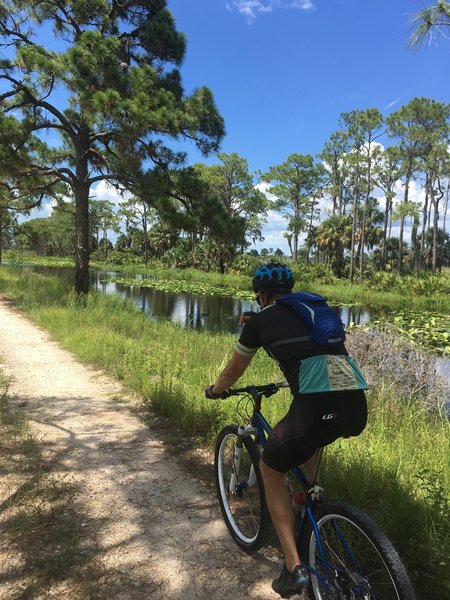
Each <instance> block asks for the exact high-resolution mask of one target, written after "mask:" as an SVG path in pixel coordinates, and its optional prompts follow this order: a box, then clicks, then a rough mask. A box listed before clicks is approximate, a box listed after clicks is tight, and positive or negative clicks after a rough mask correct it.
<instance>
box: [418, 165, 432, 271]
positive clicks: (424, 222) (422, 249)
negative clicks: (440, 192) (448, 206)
mask: <svg viewBox="0 0 450 600" xmlns="http://www.w3.org/2000/svg"><path fill="white" fill-rule="evenodd" d="M429 178H430V177H429V174H428V173H427V175H426V181H425V204H424V207H423V219H422V239H421V240H420V256H419V270H421V269H422V267H423V260H424V255H425V237H426V228H427V213H428V198H429V191H430V183H429Z"/></svg>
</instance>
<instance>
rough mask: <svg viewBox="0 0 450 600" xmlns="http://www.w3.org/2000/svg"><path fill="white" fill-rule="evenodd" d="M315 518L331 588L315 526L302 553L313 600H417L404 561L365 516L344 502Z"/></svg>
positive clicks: (306, 535) (317, 510)
mask: <svg viewBox="0 0 450 600" xmlns="http://www.w3.org/2000/svg"><path fill="white" fill-rule="evenodd" d="M314 517H315V520H316V523H317V528H318V531H319V538H320V540H321V545H322V548H323V552H324V553H325V555H326V562H327V563H328V564H330V563H331V569H330V581H331V586H330V587H327V586H326V585H325V584H324V583H323V579H322V580H321V576H322V577H323V576H324V568H323V566H322V563H323V561H322V559H321V555H320V547H319V546H320V545H319V544H318V543H317V538H316V535H315V533H314V531H313V527H312V524H311V522H310V521H309V519H308V521H307V522H306V524H305V530H304V532H303V535H302V539H301V547H300V553H301V556H302V558H303V559H304V560H305V562H306V561H307V562H308V564H309V566H310V567H311V568H312V569H314V570H315V571H316V573H317V576H316V575H314V572H313V571H311V572H310V576H311V588H312V589H311V591H312V593H313V597H314V598H315V600H341V599H342V600H347V599H349V600H350V599H353V598H355V599H356V598H358V599H361V600H416V596H415V593H414V590H413V587H412V584H411V581H410V579H409V577H408V574H407V572H406V569H405V567H404V566H403V564H402V562H401V559H400V557H399V555H398V553H397V551H396V550H395V548H394V547H393V545H392V544H391V542H390V541H389V540H388V538H387V537H386V535H385V534H384V533H383V532H382V530H381V529H380V527H379V526H378V525H377V524H376V523H375V522H374V521H373V520H372V519H371V518H370V517H369V516H368V515H366V513H364V512H362V511H361V510H359V509H357V508H356V507H354V506H352V505H350V504H347V503H345V502H335V503H330V504H321V505H318V506H317V507H316V508H315V509H314Z"/></svg>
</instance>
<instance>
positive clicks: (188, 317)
mask: <svg viewBox="0 0 450 600" xmlns="http://www.w3.org/2000/svg"><path fill="white" fill-rule="evenodd" d="M115 292H116V293H119V294H120V295H121V296H122V297H123V298H128V299H130V300H133V302H134V303H135V304H136V305H137V306H138V307H139V308H140V309H141V310H142V311H143V312H144V313H145V314H146V315H147V317H148V318H150V319H154V320H159V321H160V320H169V321H172V323H177V324H178V325H180V326H181V327H190V328H192V329H206V330H208V331H228V332H232V333H238V331H239V328H238V326H237V321H238V318H239V315H240V314H241V313H242V312H244V311H246V310H250V308H251V302H247V301H245V300H237V299H233V298H219V297H216V296H200V295H197V294H191V293H186V292H179V293H173V292H161V291H159V290H155V289H153V288H148V287H132V288H131V287H129V286H126V285H121V284H116V286H115ZM106 293H111V292H106Z"/></svg>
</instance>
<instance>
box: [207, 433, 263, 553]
mask: <svg viewBox="0 0 450 600" xmlns="http://www.w3.org/2000/svg"><path fill="white" fill-rule="evenodd" d="M259 459H260V454H259V451H258V448H257V446H256V444H255V442H254V441H253V439H252V438H251V437H249V436H247V437H240V436H238V427H237V425H229V426H228V427H225V428H224V429H222V431H221V432H220V434H219V437H218V439H217V443H216V452H215V461H214V474H215V479H216V488H217V495H218V498H219V503H220V508H221V510H222V515H223V518H224V520H225V523H226V525H227V527H228V530H229V531H230V533H231V536H232V537H233V539H234V541H235V542H236V543H237V544H238V545H239V546H240V547H241V548H242V549H243V550H244V551H245V552H247V553H248V554H252V553H253V552H256V551H257V550H259V548H261V547H262V546H263V545H264V544H265V542H266V541H267V537H268V535H269V532H270V515H269V511H268V508H267V504H266V500H265V496H264V485H263V481H262V477H261V473H260V471H259Z"/></svg>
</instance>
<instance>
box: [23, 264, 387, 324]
mask: <svg viewBox="0 0 450 600" xmlns="http://www.w3.org/2000/svg"><path fill="white" fill-rule="evenodd" d="M32 268H33V270H35V271H37V272H39V273H42V274H45V275H58V276H59V277H62V278H64V279H67V280H68V281H70V282H72V281H73V269H72V268H62V267H41V266H34V267H32ZM89 273H90V285H91V289H95V290H98V291H101V292H103V293H105V294H119V295H120V296H121V297H122V298H127V299H130V300H132V301H133V302H134V303H135V304H136V306H138V307H139V308H140V309H141V310H142V311H143V312H144V314H145V315H146V316H147V318H149V319H153V320H156V321H163V320H166V321H171V322H173V323H177V324H178V325H180V326H181V327H190V328H193V329H199V330H206V331H217V332H229V333H236V334H237V333H239V331H240V328H239V327H238V324H237V322H238V319H239V315H240V314H241V313H243V312H245V311H248V310H252V309H253V310H255V303H254V302H251V301H248V300H239V299H236V298H227V297H219V296H206V295H199V294H193V293H188V292H177V293H174V292H163V291H161V290H155V289H154V288H150V287H145V286H134V287H130V286H129V285H124V284H121V283H116V282H114V281H112V279H114V278H115V277H116V276H118V275H119V273H117V272H115V271H103V270H97V269H90V271H89ZM335 308H336V310H337V311H338V313H339V316H340V317H341V319H342V321H343V323H344V325H345V326H348V325H349V324H350V323H352V322H353V323H355V324H357V325H363V324H364V323H367V322H368V321H369V320H370V319H371V318H373V317H374V316H381V315H382V314H383V313H384V311H383V310H382V309H379V308H378V309H373V308H369V307H362V306H338V307H335Z"/></svg>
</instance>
